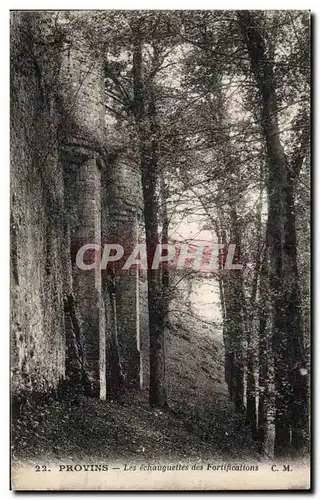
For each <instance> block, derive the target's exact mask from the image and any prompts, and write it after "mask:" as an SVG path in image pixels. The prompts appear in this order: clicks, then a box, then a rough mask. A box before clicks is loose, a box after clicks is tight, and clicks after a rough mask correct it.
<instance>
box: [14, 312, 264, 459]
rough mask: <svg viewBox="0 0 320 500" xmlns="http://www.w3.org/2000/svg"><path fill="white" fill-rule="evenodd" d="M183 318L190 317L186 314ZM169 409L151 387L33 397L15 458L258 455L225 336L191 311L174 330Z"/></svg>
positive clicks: (19, 421) (21, 415) (17, 422)
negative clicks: (230, 378) (226, 356)
mask: <svg viewBox="0 0 320 500" xmlns="http://www.w3.org/2000/svg"><path fill="white" fill-rule="evenodd" d="M181 318H182V319H181ZM166 351H167V374H166V378H167V385H168V401H169V408H168V409H167V410H165V411H163V410H161V411H160V410H157V409H152V408H149V406H148V393H147V390H145V391H143V392H141V393H140V394H138V395H133V394H127V395H126V398H123V400H122V401H121V400H120V401H115V400H107V401H99V400H96V399H92V398H85V397H80V398H74V399H73V400H71V401H70V400H65V399H64V400H54V399H51V400H50V399H49V400H46V401H44V400H42V401H28V402H26V403H25V404H24V406H23V407H22V408H21V409H20V411H19V412H14V414H13V422H14V426H13V439H12V447H13V459H14V462H17V461H18V462H20V461H23V460H24V459H27V457H28V458H29V459H30V456H31V455H33V457H34V460H35V461H37V459H39V458H40V457H41V458H42V459H43V458H45V459H46V460H47V461H49V460H52V461H55V460H58V459H64V460H66V459H70V460H74V459H78V460H79V459H82V460H84V459H86V460H90V459H91V460H92V459H94V460H97V459H100V460H102V459H104V460H106V459H112V458H114V459H119V460H121V459H124V458H127V457H131V458H132V457H136V458H137V459H140V458H141V457H142V456H143V457H145V458H154V459H155V458H158V459H159V458H160V457H161V458H168V459H174V458H179V459H187V458H190V459H192V458H193V459H204V458H208V457H214V458H236V457H237V456H239V457H240V456H241V458H242V459H244V458H245V457H248V458H253V457H257V456H258V455H257V452H256V450H255V445H254V443H253V442H252V441H251V440H250V437H249V432H248V429H246V427H245V426H244V425H243V423H242V418H241V416H240V415H237V414H236V413H235V412H234V409H233V406H232V404H231V403H230V402H229V400H228V396H227V389H226V385H225V382H224V371H223V345H222V342H221V335H220V334H219V332H216V333H215V331H214V330H213V329H212V327H210V326H209V325H207V324H206V323H203V322H201V321H200V320H199V318H194V317H193V316H191V315H187V314H184V315H179V316H178V317H177V318H176V319H173V320H172V321H171V326H170V330H169V331H168V332H167V345H166Z"/></svg>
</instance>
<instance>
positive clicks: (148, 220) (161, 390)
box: [132, 21, 167, 407]
mask: <svg viewBox="0 0 320 500" xmlns="http://www.w3.org/2000/svg"><path fill="white" fill-rule="evenodd" d="M138 23H139V21H138ZM138 23H137V24H134V25H133V26H132V32H133V83H134V113H135V119H136V124H137V127H138V132H139V140H140V161H141V177H142V189H143V200H144V221H145V232H146V247H147V256H148V271H147V276H148V309H149V329H150V391H149V398H150V404H151V406H159V407H165V406H166V404H167V402H166V388H165V346H164V311H163V301H162V286H161V273H160V271H159V270H158V269H152V261H153V255H154V250H155V248H156V245H157V243H158V239H159V234H158V202H157V183H158V161H157V160H158V158H157V153H158V151H157V149H158V144H157V138H156V137H155V135H156V132H157V130H156V128H157V123H156V121H157V118H156V105H155V101H154V96H153V94H152V93H151V95H150V98H149V102H146V96H147V93H148V91H149V89H147V88H145V87H144V81H143V61H142V35H141V32H140V27H139V24H138Z"/></svg>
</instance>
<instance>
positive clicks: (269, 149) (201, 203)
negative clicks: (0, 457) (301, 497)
mask: <svg viewBox="0 0 320 500" xmlns="http://www.w3.org/2000/svg"><path fill="white" fill-rule="evenodd" d="M310 30H311V20H310V12H309V11H304V10H300V11H298V10H265V11H264V10H257V11H254V10H253V11H249V10H238V11H235V10H194V11H189V10H171V11H166V10H140V11H139V10H78V11H77V10H63V11H55V10H48V11H45V10H38V11H27V10H25V11H24V10H21V11H12V12H11V14H10V71H11V77H10V89H11V95H10V100H11V113H10V130H11V136H10V146H11V188H10V192H11V203H10V205H11V218H10V227H11V251H10V255H11V266H10V267H11V278H10V296H11V487H12V489H13V490H164V491H167V490H171V491H172V490H198V491H206V490H212V491H214V490H253V489H256V490H287V489H290V490H308V489H310V394H311V389H310V380H311V375H310V373H311V366H310V246H311V245H310V86H311V76H310V74H311V68H310V65H311V58H310V47H311V33H310Z"/></svg>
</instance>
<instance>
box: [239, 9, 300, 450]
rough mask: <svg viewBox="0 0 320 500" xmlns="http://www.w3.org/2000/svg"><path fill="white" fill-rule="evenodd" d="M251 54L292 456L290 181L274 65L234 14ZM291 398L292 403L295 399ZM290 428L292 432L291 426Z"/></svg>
mask: <svg viewBox="0 0 320 500" xmlns="http://www.w3.org/2000/svg"><path fill="white" fill-rule="evenodd" d="M238 16H239V21H240V25H241V28H242V32H243V34H244V38H245V42H246V45H247V49H248V52H249V57H250V61H251V67H252V72H253V74H254V77H255V80H256V83H257V87H258V89H259V92H260V96H261V116H262V131H263V135H264V139H265V145H266V151H267V157H268V170H269V177H268V182H267V191H268V204H269V214H268V229H267V239H268V248H269V280H270V292H271V301H272V310H273V318H272V329H273V351H274V365H275V391H276V403H275V404H276V416H275V433H276V434H275V454H276V455H286V454H288V453H289V452H290V441H291V435H292V438H293V439H292V445H293V446H294V448H295V450H296V452H299V451H301V448H302V444H303V436H305V428H306V421H307V416H306V409H305V408H307V385H306V380H307V378H306V377H305V379H303V378H302V377H301V369H300V367H301V366H303V364H304V361H303V358H302V351H303V348H302V345H301V340H302V332H301V309H300V302H299V286H298V276H297V273H296V266H297V260H296V236H295V218H294V197H293V183H292V181H291V179H290V174H289V168H288V160H287V158H286V155H285V152H284V150H283V147H282V144H281V142H280V131H279V126H278V117H277V114H278V105H277V97H276V90H275V86H274V75H273V68H272V63H271V61H270V60H269V59H268V56H267V51H266V47H265V42H264V39H263V37H262V35H261V28H260V23H259V19H258V16H257V15H254V14H253V13H251V12H250V11H242V12H240V13H239V14H238ZM293 400H294V401H293ZM292 424H294V428H293V426H292Z"/></svg>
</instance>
